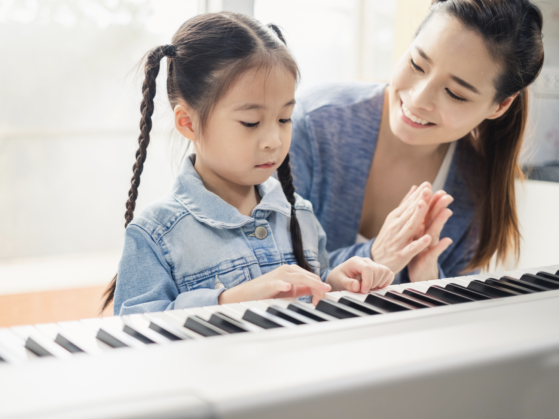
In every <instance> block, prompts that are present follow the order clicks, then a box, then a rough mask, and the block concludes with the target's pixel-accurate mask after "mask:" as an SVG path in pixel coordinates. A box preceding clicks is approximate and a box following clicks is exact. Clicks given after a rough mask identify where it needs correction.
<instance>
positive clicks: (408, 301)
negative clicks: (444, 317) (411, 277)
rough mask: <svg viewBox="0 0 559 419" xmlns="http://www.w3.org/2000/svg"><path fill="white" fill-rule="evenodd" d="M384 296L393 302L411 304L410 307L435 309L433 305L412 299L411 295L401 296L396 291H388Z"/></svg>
mask: <svg viewBox="0 0 559 419" xmlns="http://www.w3.org/2000/svg"><path fill="white" fill-rule="evenodd" d="M384 296H385V297H386V298H390V299H391V300H396V301H401V302H402V303H406V304H409V305H410V306H412V307H415V308H430V307H435V306H434V305H433V304H430V303H427V302H425V301H421V300H418V299H417V298H414V297H410V296H409V295H404V294H400V293H399V292H396V291H388V292H387V293H386V294H384Z"/></svg>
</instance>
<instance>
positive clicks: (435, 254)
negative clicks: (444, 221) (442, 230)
mask: <svg viewBox="0 0 559 419" xmlns="http://www.w3.org/2000/svg"><path fill="white" fill-rule="evenodd" d="M451 244H452V239H451V238H450V237H445V238H444V239H441V240H440V241H439V243H438V244H437V245H436V246H435V247H433V248H432V249H430V250H429V256H430V257H432V258H434V259H435V260H437V259H438V258H439V256H440V255H441V254H442V253H443V252H444V251H445V250H446V249H447V248H448V246H450V245H451Z"/></svg>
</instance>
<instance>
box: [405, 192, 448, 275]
mask: <svg viewBox="0 0 559 419" xmlns="http://www.w3.org/2000/svg"><path fill="white" fill-rule="evenodd" d="M452 201H454V198H452V197H451V196H450V195H448V194H447V193H446V192H444V191H438V192H437V193H436V194H435V195H433V199H432V200H431V205H430V206H429V213H428V214H427V217H426V219H425V224H424V227H423V229H422V231H421V232H420V234H428V235H429V236H431V243H430V244H429V246H427V247H426V248H425V249H424V250H422V251H421V252H420V253H419V254H418V255H416V256H415V257H414V258H413V259H412V260H411V261H410V263H409V264H408V273H409V276H410V281H411V282H418V281H429V280H431V279H437V278H438V277H439V267H438V259H439V256H440V255H441V253H442V252H444V251H445V250H446V249H447V248H448V246H450V245H451V244H452V240H451V239H450V238H448V237H445V238H444V239H442V240H439V237H440V235H441V231H442V229H443V227H444V225H445V224H446V222H447V221H448V219H449V218H450V217H451V216H452V211H451V210H450V209H448V208H447V207H448V206H449V205H450V204H451V203H452Z"/></svg>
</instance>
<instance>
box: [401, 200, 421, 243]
mask: <svg viewBox="0 0 559 419" xmlns="http://www.w3.org/2000/svg"><path fill="white" fill-rule="evenodd" d="M426 215H427V203H426V202H425V201H423V200H420V201H419V203H418V204H417V207H416V208H415V210H414V211H413V213H412V214H411V216H410V217H409V218H408V219H407V220H406V219H404V217H401V219H400V220H399V223H398V230H399V231H398V233H397V234H396V239H397V240H398V241H399V242H400V243H402V245H403V244H405V243H408V242H409V240H410V239H413V238H414V237H417V235H418V233H419V232H420V230H422V228H423V221H424V220H425V216H426Z"/></svg>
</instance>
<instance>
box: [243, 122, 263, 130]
mask: <svg viewBox="0 0 559 419" xmlns="http://www.w3.org/2000/svg"><path fill="white" fill-rule="evenodd" d="M259 123H260V122H254V123H251V122H243V121H241V124H242V125H243V126H245V127H247V128H256V126H257V125H258V124H259Z"/></svg>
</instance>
